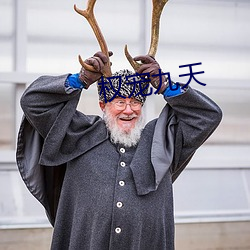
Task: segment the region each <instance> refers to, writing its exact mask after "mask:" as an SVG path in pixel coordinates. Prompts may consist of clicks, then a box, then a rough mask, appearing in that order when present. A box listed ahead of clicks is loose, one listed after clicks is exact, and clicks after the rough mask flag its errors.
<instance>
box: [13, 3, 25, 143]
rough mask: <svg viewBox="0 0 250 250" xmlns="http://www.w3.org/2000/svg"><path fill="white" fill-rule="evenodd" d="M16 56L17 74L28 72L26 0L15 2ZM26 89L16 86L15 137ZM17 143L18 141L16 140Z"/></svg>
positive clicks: (15, 68)
mask: <svg viewBox="0 0 250 250" xmlns="http://www.w3.org/2000/svg"><path fill="white" fill-rule="evenodd" d="M13 2H14V25H15V27H14V54H13V61H14V63H13V69H14V71H15V72H18V73H20V72H26V56H27V21H26V18H27V15H26V13H27V4H26V0H14V1H13ZM24 89H25V83H21V82H20V83H16V84H15V85H14V91H13V92H14V96H15V99H14V114H15V117H14V120H15V123H14V124H15V128H14V129H15V130H14V132H15V135H16V136H17V133H18V129H19V125H20V122H21V118H22V110H21V108H20V105H19V100H20V97H21V95H22V93H23V91H24ZM15 141H16V140H15Z"/></svg>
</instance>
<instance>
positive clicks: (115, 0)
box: [0, 0, 250, 250]
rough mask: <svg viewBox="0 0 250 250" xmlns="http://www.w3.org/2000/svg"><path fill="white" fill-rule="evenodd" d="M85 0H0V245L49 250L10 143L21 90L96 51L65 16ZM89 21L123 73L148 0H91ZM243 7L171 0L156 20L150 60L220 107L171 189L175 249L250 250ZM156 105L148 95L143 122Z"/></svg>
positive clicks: (144, 40)
mask: <svg viewBox="0 0 250 250" xmlns="http://www.w3.org/2000/svg"><path fill="white" fill-rule="evenodd" d="M86 2H87V0H85V1H83V0H74V1H69V0H54V1H49V0H1V1H0V10H1V15H0V114H1V116H0V249H16V248H17V245H18V249H32V250H35V249H49V243H50V242H49V241H50V237H51V230H52V229H51V227H50V225H49V223H48V221H47V218H46V216H45V213H44V210H43V208H42V207H41V205H40V204H39V203H38V202H37V201H36V200H35V198H33V197H32V196H31V194H30V193H29V192H28V190H27V189H26V187H25V186H24V183H23V182H22V180H21V177H20V175H19V172H18V170H17V166H16V163H15V145H16V136H17V132H18V127H19V125H20V121H21V117H22V111H21V109H20V106H19V99H20V96H21V94H22V93H23V91H24V89H25V88H26V87H27V86H28V85H29V84H30V83H31V82H32V81H33V80H35V79H36V78H37V77H38V76H40V75H43V74H50V75H60V74H65V73H76V72H78V71H79V70H80V64H79V62H78V59H77V56H78V54H81V56H82V57H83V58H87V57H89V56H92V55H93V53H95V52H96V51H97V50H99V46H98V43H97V41H96V39H95V36H94V34H93V32H92V30H91V29H90V27H89V25H88V23H87V21H86V20H85V19H84V18H83V17H82V16H80V15H78V14H77V13H76V12H74V10H73V5H74V4H77V6H78V7H79V8H85V7H86ZM95 13H96V17H97V20H98V22H99V24H100V27H101V30H102V31H103V34H104V36H105V38H106V41H107V44H108V47H109V49H110V50H112V51H113V52H114V55H113V56H112V60H111V61H112V63H113V66H112V71H113V72H114V71H116V70H118V69H121V68H129V69H131V67H130V65H129V63H128V62H127V60H126V58H125V56H124V53H123V48H124V45H125V44H128V47H129V51H130V53H131V54H132V55H133V56H136V55H139V54H146V53H147V51H148V48H149V41H150V19H151V1H149V0H133V1H132V0H130V1H126V0H106V1H97V3H96V9H95ZM249 24H250V2H249V1H248V0H189V1H186V0H170V1H169V3H167V5H166V7H165V9H164V11H163V14H162V19H161V30H160V41H159V47H158V52H157V55H156V59H157V60H158V61H159V63H160V65H161V66H162V69H163V71H169V72H170V73H171V77H172V80H174V81H181V82H186V81H187V80H188V78H184V77H179V75H181V74H185V73H188V72H187V68H179V66H180V65H185V64H191V63H198V62H201V63H202V64H201V65H199V66H196V67H195V68H193V69H194V71H205V73H204V74H200V75H197V79H198V80H199V81H201V82H203V83H206V86H201V85H199V84H198V83H197V82H195V81H192V82H191V83H190V85H191V87H193V88H197V89H199V90H201V91H202V92H204V93H206V94H207V95H208V96H210V97H211V98H212V99H214V100H215V101H216V102H217V103H218V104H219V105H220V107H221V108H222V110H223V113H224V117H223V120H222V123H221V125H220V126H219V128H218V129H217V130H216V132H215V133H214V134H213V135H212V136H211V138H209V140H208V141H207V142H206V143H205V144H204V145H203V146H202V147H201V148H200V149H199V150H198V151H197V154H196V155H195V157H194V158H193V160H192V161H191V162H190V164H189V166H188V167H187V168H186V170H185V171H184V172H183V173H182V175H181V176H180V177H179V178H178V180H177V181H176V183H175V184H174V192H175V211H176V213H175V220H176V249H177V250H185V249H190V250H193V249H250V70H249V69H250V29H249ZM97 104H98V99H97V91H96V87H95V86H92V87H91V88H90V89H89V90H88V92H86V93H83V94H82V98H81V101H80V103H79V110H81V111H83V112H85V113H88V114H99V115H101V113H100V110H99V107H98V105H97ZM163 105H164V100H163V98H161V97H160V96H157V95H152V96H150V98H149V101H148V102H147V104H146V116H147V120H150V119H152V118H155V117H157V116H158V114H159V112H160V110H161V108H162V107H163Z"/></svg>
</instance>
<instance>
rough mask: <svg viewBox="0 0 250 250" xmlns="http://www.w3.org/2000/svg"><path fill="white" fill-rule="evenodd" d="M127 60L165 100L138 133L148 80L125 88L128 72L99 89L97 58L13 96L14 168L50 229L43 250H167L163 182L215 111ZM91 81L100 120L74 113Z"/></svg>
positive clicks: (147, 66) (100, 60) (170, 242)
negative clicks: (47, 248)
mask: <svg viewBox="0 0 250 250" xmlns="http://www.w3.org/2000/svg"><path fill="white" fill-rule="evenodd" d="M136 60H140V61H141V62H142V66H141V67H140V69H139V70H138V73H140V74H143V73H150V74H151V76H152V77H151V83H152V86H153V87H155V88H156V89H158V90H159V92H160V93H161V94H160V95H159V98H160V96H163V98H164V99H165V100H166V102H167V103H166V105H165V107H164V108H163V110H162V112H161V114H160V115H159V117H158V119H155V120H153V121H150V122H149V123H148V124H146V125H145V126H144V123H143V104H144V102H145V100H146V94H147V91H148V90H147V85H148V83H146V84H145V85H143V86H139V84H136V86H135V85H133V84H130V83H132V82H129V79H131V81H132V80H133V77H132V76H131V75H133V74H134V73H133V72H131V71H128V70H121V71H119V72H116V73H115V74H114V75H113V77H112V80H111V81H107V82H105V81H106V80H105V79H104V78H102V73H101V72H102V68H103V65H104V63H105V62H106V61H107V57H106V56H105V55H104V54H102V53H100V52H99V53H97V54H95V56H94V57H91V58H89V59H87V60H86V63H87V64H89V65H92V66H94V68H95V69H96V72H91V71H88V70H84V69H82V70H81V72H80V74H72V75H70V74H69V75H64V76H58V77H51V76H44V77H40V78H39V79H37V80H36V81H35V82H34V83H33V84H31V85H30V86H29V87H28V89H27V90H26V91H25V93H24V95H23V97H22V99H21V106H22V108H23V111H24V115H25V116H24V120H23V122H22V125H21V128H20V132H19V140H18V147H17V163H18V166H19V170H20V172H21V175H22V177H23V179H24V181H25V183H26V185H27V187H28V188H29V190H30V191H31V193H32V194H33V195H34V196H35V197H36V198H37V199H38V200H39V201H40V202H41V203H42V204H43V206H44V207H45V209H46V212H47V214H48V218H49V220H50V222H51V224H52V225H53V226H54V232H53V240H52V246H51V248H52V249H57V250H62V249H74V250H76V249H77V250H78V249H84V250H106V249H114V250H125V249H126V250H129V249H130V250H149V249H150V250H153V249H155V250H166V249H168V250H171V249H174V216H173V194H172V183H173V182H174V180H175V179H176V178H177V177H178V175H179V174H180V173H181V172H182V171H183V169H184V168H185V167H186V165H187V164H188V162H189V161H190V159H191V157H192V156H193V154H194V153H195V151H196V150H197V148H198V147H200V146H201V145H202V143H203V142H204V141H205V140H206V139H207V138H208V137H209V136H210V135H211V133H212V132H213V131H214V130H215V128H216V127H217V126H218V124H219V122H220V120H221V116H222V114H221V110H220V108H219V107H218V106H217V105H216V104H215V103H214V102H213V101H212V100H210V99H209V98H208V97H207V96H205V95H204V94H202V93H200V92H198V91H196V90H193V89H192V88H190V87H187V88H186V89H183V90H182V89H181V87H180V86H177V87H178V88H175V90H173V88H170V86H169V84H168V82H167V81H166V79H164V77H163V76H154V75H155V74H157V73H158V72H159V69H160V66H159V64H158V63H157V62H156V61H155V60H154V59H153V58H151V57H149V56H140V57H137V58H136ZM153 76H154V77H153ZM135 77H138V76H135ZM160 77H161V78H160ZM117 79H118V80H117ZM119 79H120V80H119ZM101 80H102V84H101ZM162 80H163V81H162ZM96 81H99V82H98V92H99V97H100V102H99V104H100V107H101V109H102V111H103V113H104V116H103V119H102V118H100V117H98V116H90V115H85V114H82V113H81V112H79V111H77V110H76V107H77V104H78V100H79V97H80V95H81V93H82V94H83V95H86V94H87V92H86V90H87V89H88V87H89V86H90V85H91V84H92V83H94V82H96ZM103 81H104V82H105V84H106V85H105V86H107V89H109V92H106V93H105V92H104V91H102V90H103V89H102V86H103ZM161 82H162V83H163V84H162V86H160V85H159V84H160V83H161ZM111 85H112V86H111ZM134 87H135V88H134Z"/></svg>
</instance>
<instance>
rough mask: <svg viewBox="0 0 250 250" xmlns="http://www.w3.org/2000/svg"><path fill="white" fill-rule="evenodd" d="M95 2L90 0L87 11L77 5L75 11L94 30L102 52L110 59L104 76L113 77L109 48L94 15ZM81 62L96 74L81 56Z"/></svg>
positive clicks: (105, 67)
mask: <svg viewBox="0 0 250 250" xmlns="http://www.w3.org/2000/svg"><path fill="white" fill-rule="evenodd" d="M95 2H96V0H88V3H87V8H86V10H80V9H78V8H77V7H76V5H74V9H75V11H76V12H77V13H78V14H80V15H82V16H84V17H85V18H86V19H87V21H88V23H89V24H90V26H91V28H92V29H93V31H94V33H95V36H96V38H97V41H98V43H99V45H100V48H101V51H102V52H103V53H104V54H105V55H106V56H107V58H108V62H107V63H105V65H104V69H103V71H102V73H103V75H104V76H105V77H110V76H111V75H112V72H111V68H110V61H109V53H108V46H107V44H106V41H105V39H104V36H103V35H102V32H101V30H100V28H99V26H98V23H97V21H96V19H95V15H94V5H95ZM78 57H79V62H80V63H81V65H82V67H83V68H85V69H87V70H89V71H93V72H95V71H96V70H95V69H94V67H92V66H90V65H88V64H86V63H85V62H84V61H83V60H82V58H81V56H80V55H79V56H78Z"/></svg>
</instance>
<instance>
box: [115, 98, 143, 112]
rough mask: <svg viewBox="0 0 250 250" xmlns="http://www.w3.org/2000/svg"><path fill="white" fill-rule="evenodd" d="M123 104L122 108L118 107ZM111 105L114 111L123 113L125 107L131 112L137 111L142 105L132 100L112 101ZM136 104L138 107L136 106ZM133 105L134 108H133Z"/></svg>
mask: <svg viewBox="0 0 250 250" xmlns="http://www.w3.org/2000/svg"><path fill="white" fill-rule="evenodd" d="M119 102H120V103H124V104H123V106H119V105H118V103H119ZM110 103H111V104H112V105H114V107H115V109H116V110H119V111H123V110H125V109H126V108H127V105H130V108H131V109H132V110H133V111H139V110H140V109H141V107H142V105H143V103H142V102H140V101H137V100H132V101H130V102H128V103H127V102H126V101H125V100H113V101H111V102H110ZM135 104H136V105H135ZM137 104H138V105H137ZM134 105H135V106H134Z"/></svg>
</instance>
